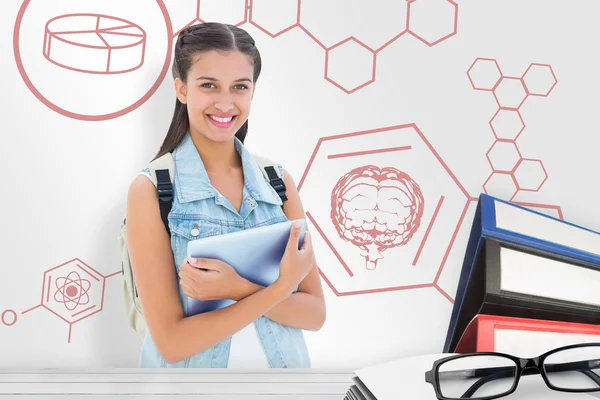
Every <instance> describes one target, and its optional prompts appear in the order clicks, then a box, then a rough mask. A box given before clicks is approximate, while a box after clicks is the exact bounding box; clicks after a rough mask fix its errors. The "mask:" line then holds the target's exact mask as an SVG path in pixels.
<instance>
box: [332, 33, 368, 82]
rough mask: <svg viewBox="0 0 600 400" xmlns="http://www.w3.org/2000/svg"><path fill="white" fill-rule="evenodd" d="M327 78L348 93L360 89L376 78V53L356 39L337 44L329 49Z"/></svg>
mask: <svg viewBox="0 0 600 400" xmlns="http://www.w3.org/2000/svg"><path fill="white" fill-rule="evenodd" d="M348 65H352V68H348ZM325 79H327V80H328V81H329V82H331V83H333V84H334V85H335V86H337V87H339V88H340V89H342V90H343V91H345V92H346V93H352V92H355V91H357V90H359V89H360V88H362V87H364V86H366V85H368V84H369V83H371V82H373V81H374V80H375V53H374V52H373V51H372V50H371V49H369V48H368V47H367V46H365V44H364V43H360V42H358V41H357V40H356V39H348V40H346V41H344V42H342V43H340V44H338V45H335V46H334V47H332V48H330V49H329V50H327V55H326V58H325Z"/></svg>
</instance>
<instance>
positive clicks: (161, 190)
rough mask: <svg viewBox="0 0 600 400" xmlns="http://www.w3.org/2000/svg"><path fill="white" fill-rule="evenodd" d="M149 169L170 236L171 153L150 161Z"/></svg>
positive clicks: (173, 173)
mask: <svg viewBox="0 0 600 400" xmlns="http://www.w3.org/2000/svg"><path fill="white" fill-rule="evenodd" d="M149 169H150V177H151V179H152V183H154V186H156V190H157V191H158V202H159V206H160V217H161V219H162V221H163V224H164V225H165V229H166V230H167V233H169V236H171V231H170V229H169V220H168V216H169V212H170V211H171V206H172V204H173V179H174V176H175V171H174V163H173V155H172V154H171V153H167V154H164V155H162V156H161V157H159V158H157V159H156V160H154V161H152V162H150V165H149Z"/></svg>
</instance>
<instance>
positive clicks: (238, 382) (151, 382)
mask: <svg viewBox="0 0 600 400" xmlns="http://www.w3.org/2000/svg"><path fill="white" fill-rule="evenodd" d="M354 375H355V374H354V372H352V371H342V370H320V369H266V370H256V369H253V370H241V369H239V370H236V369H158V370H154V369H114V370H112V369H107V370H36V371H13V370H1V369H0V399H4V398H6V399H8V398H11V399H12V398H17V399H19V400H33V399H35V400H49V399H53V400H54V399H70V398H71V399H75V398H76V399H85V400H87V399H89V400H92V399H93V400H105V399H110V400H115V399H117V398H119V399H121V398H124V399H130V400H132V399H136V400H138V399H139V400H141V399H151V400H155V399H156V400H158V399H161V400H163V399H178V400H179V399H186V400H187V399H195V400H196V399H213V400H224V399H227V400H232V399H252V400H254V399H256V400H258V399H265V398H266V399H269V400H275V399H277V400H279V399H282V400H284V399H285V400H291V399H294V400H296V399H309V400H321V399H323V400H333V399H335V400H339V399H343V398H344V395H345V394H346V392H347V391H348V388H349V387H350V386H351V385H352V377H353V376H354Z"/></svg>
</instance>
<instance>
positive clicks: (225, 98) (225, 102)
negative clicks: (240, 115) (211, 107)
mask: <svg viewBox="0 0 600 400" xmlns="http://www.w3.org/2000/svg"><path fill="white" fill-rule="evenodd" d="M215 107H216V108H218V109H219V110H221V111H222V112H228V111H229V110H231V109H233V102H232V101H231V96H230V95H229V94H228V93H226V94H223V95H221V96H220V97H219V99H218V100H217V102H216V104H215Z"/></svg>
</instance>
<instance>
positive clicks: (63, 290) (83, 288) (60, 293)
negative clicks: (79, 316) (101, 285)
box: [54, 271, 92, 311]
mask: <svg viewBox="0 0 600 400" xmlns="http://www.w3.org/2000/svg"><path fill="white" fill-rule="evenodd" d="M55 284H56V292H55V293H54V300H55V301H56V302H58V303H63V304H64V305H65V307H66V308H67V309H68V310H69V311H72V310H74V309H76V308H77V307H78V306H79V305H82V304H87V303H89V302H90V296H89V295H88V291H89V290H90V287H91V286H92V284H91V283H90V281H88V280H87V279H81V276H79V273H77V271H71V272H69V275H67V277H66V278H64V277H63V278H57V279H56V283H55Z"/></svg>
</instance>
